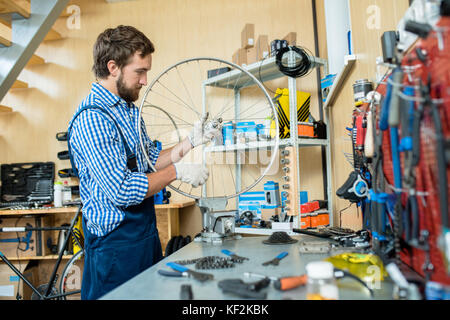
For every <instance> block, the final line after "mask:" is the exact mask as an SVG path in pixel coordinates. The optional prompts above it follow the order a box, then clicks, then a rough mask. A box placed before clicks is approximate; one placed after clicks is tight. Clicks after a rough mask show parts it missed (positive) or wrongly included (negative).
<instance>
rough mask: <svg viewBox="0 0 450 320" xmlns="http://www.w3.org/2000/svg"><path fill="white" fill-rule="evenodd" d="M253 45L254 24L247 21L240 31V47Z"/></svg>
mask: <svg viewBox="0 0 450 320" xmlns="http://www.w3.org/2000/svg"><path fill="white" fill-rule="evenodd" d="M254 46H255V25H254V24H253V23H247V24H246V25H245V26H244V29H242V32H241V48H244V49H248V48H252V47H254Z"/></svg>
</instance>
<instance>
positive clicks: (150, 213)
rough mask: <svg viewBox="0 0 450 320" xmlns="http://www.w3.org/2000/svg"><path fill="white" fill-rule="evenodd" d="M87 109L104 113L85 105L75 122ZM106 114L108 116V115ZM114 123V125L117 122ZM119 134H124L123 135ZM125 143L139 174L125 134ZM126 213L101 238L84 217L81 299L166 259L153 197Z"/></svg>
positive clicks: (105, 290)
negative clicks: (88, 226) (87, 226)
mask: <svg viewBox="0 0 450 320" xmlns="http://www.w3.org/2000/svg"><path fill="white" fill-rule="evenodd" d="M88 108H89V109H101V110H103V112H105V110H104V109H103V108H100V107H98V106H86V107H83V108H81V109H80V110H79V111H78V113H77V114H76V115H75V116H74V118H73V119H75V118H76V117H77V116H78V114H79V113H80V112H82V111H84V110H85V109H88ZM106 114H107V115H109V114H108V113H107V112H106ZM113 121H114V122H115V120H114V119H113ZM73 122H74V121H72V123H73ZM115 123H116V122H115ZM116 126H117V123H116ZM118 128H119V127H118ZM69 132H70V127H69ZM119 132H120V129H119ZM120 134H121V135H122V133H121V132H120ZM122 141H123V143H124V145H125V149H126V152H127V159H128V162H127V166H128V169H130V170H131V171H134V172H136V171H137V165H136V157H135V155H134V154H133V153H132V152H131V151H130V149H129V147H128V145H127V143H126V141H125V139H124V137H123V135H122ZM70 151H71V150H70V144H69V154H70V156H71V161H72V168H73V169H74V170H75V166H74V163H73V159H72V154H71V152H70ZM124 213H125V216H124V219H123V221H122V222H121V223H120V225H119V226H118V227H117V228H116V229H114V230H113V231H112V232H110V233H108V234H107V235H105V236H101V237H100V236H96V235H94V234H92V233H90V232H89V231H88V229H87V228H86V221H85V218H84V216H83V231H84V236H85V241H84V271H83V280H82V284H81V299H82V300H93V299H98V298H100V297H101V296H103V295H104V294H106V293H108V292H109V291H111V290H113V289H114V288H116V287H118V286H119V285H121V284H123V283H124V282H126V281H127V280H130V279H131V278H133V277H134V276H136V275H138V274H139V273H141V272H143V271H144V270H146V269H148V268H149V267H151V266H152V265H154V264H155V263H157V262H158V261H160V260H161V259H162V258H163V255H162V248H161V242H160V239H159V234H158V229H157V228H156V215H155V206H154V197H153V196H152V197H149V198H146V199H145V200H144V201H142V202H141V203H140V204H138V205H134V206H129V207H127V208H125V209H124Z"/></svg>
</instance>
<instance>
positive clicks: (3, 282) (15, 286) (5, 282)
mask: <svg viewBox="0 0 450 320" xmlns="http://www.w3.org/2000/svg"><path fill="white" fill-rule="evenodd" d="M11 263H12V264H13V265H14V267H16V268H17V269H18V270H19V271H20V272H23V271H24V269H25V267H26V266H27V262H26V261H20V263H19V262H11ZM19 280H20V281H19ZM23 286H24V284H23V281H22V279H20V278H19V276H18V275H17V274H16V273H15V272H14V271H13V270H12V269H11V268H10V267H9V266H8V265H7V264H6V263H4V262H0V300H16V295H17V291H19V293H20V294H21V295H23ZM25 286H26V285H25Z"/></svg>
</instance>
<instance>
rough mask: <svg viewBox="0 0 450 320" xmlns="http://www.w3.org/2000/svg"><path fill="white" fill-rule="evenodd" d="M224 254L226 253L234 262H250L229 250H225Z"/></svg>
mask: <svg viewBox="0 0 450 320" xmlns="http://www.w3.org/2000/svg"><path fill="white" fill-rule="evenodd" d="M222 253H225V254H226V255H227V256H229V257H230V258H231V260H232V261H233V262H237V263H242V262H244V260H248V258H246V257H241V256H238V255H237V254H235V253H234V252H231V251H230V250H227V249H223V250H222Z"/></svg>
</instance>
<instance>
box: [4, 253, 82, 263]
mask: <svg viewBox="0 0 450 320" xmlns="http://www.w3.org/2000/svg"><path fill="white" fill-rule="evenodd" d="M5 256H6V255H5ZM72 257H73V255H68V256H63V257H62V258H63V259H64V260H69V259H70V258H72ZM6 258H8V260H11V261H29V260H56V259H58V255H56V254H55V255H50V256H30V257H12V256H11V257H8V256H6ZM0 263H4V262H3V261H2V260H1V259H0Z"/></svg>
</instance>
